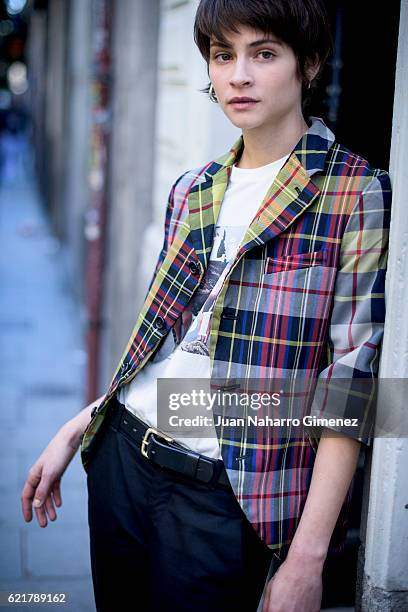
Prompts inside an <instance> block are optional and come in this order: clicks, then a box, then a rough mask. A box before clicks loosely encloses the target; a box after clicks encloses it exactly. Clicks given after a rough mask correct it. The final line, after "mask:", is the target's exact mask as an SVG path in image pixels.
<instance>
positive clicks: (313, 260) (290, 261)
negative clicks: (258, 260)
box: [264, 249, 328, 274]
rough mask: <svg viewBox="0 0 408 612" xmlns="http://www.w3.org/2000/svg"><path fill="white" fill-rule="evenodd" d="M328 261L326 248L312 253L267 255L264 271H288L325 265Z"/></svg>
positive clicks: (266, 272) (268, 272)
mask: <svg viewBox="0 0 408 612" xmlns="http://www.w3.org/2000/svg"><path fill="white" fill-rule="evenodd" d="M327 262H328V251H327V250H326V249H320V250H318V251H312V252H310V253H294V254H290V255H280V256H277V257H267V258H266V261H265V267H264V273H265V274H274V273H276V272H288V271H291V270H298V269H302V268H311V267H314V266H324V265H327Z"/></svg>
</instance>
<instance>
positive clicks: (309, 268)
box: [81, 117, 391, 554]
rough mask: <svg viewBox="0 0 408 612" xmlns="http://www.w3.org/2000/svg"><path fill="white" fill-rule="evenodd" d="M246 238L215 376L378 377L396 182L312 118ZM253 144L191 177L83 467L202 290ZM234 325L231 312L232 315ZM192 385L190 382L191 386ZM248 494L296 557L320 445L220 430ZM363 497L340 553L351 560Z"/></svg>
mask: <svg viewBox="0 0 408 612" xmlns="http://www.w3.org/2000/svg"><path fill="white" fill-rule="evenodd" d="M311 119H312V124H311V126H310V127H309V129H308V131H307V132H306V133H305V134H304V135H303V136H302V138H301V139H300V141H299V142H298V144H297V145H296V147H295V148H294V150H293V151H292V153H291V155H290V156H289V158H288V160H287V161H286V163H285V164H284V166H283V167H282V168H281V170H280V171H279V173H278V175H277V177H276V179H275V180H274V182H273V183H272V184H271V185H270V187H269V189H268V191H267V193H266V195H265V198H264V200H263V202H262V203H261V204H260V207H259V209H258V212H257V214H256V215H255V217H254V219H253V220H252V222H251V223H250V225H249V227H248V229H247V231H246V234H245V236H244V238H243V240H242V241H241V244H240V247H239V249H238V252H237V254H236V257H235V259H234V262H233V264H232V266H231V269H230V270H229V272H228V274H227V275H226V279H225V281H224V284H223V287H222V289H221V291H220V293H219V295H218V296H217V299H216V302H215V305H214V311H213V315H212V320H211V331H210V338H209V352H210V363H211V380H213V379H217V380H219V379H221V380H226V381H229V380H232V381H234V380H236V379H246V378H253V379H273V378H288V377H289V378H292V379H294V378H296V377H299V378H300V377H302V376H305V375H306V374H307V375H311V376H314V377H316V378H325V377H340V378H353V377H358V376H363V377H367V376H368V377H375V376H376V373H377V368H378V359H379V347H380V344H381V340H382V334H383V324H384V317H385V300H384V286H385V268H386V259H387V244H388V227H389V221H390V201H391V188H390V179H389V175H388V174H387V173H386V172H385V171H383V170H378V169H373V168H371V167H370V165H369V164H368V162H367V161H366V160H364V159H362V158H361V157H359V156H357V155H355V154H353V153H352V152H350V151H349V150H348V149H347V148H345V147H344V146H342V145H340V144H338V143H337V142H335V137H334V135H333V133H332V132H331V131H330V130H329V129H328V128H327V126H326V125H325V124H324V122H323V121H322V120H321V119H319V118H316V117H312V118H311ZM242 146H243V137H242V135H241V136H240V137H239V139H238V140H237V141H236V142H235V144H234V145H233V146H232V148H231V149H230V151H228V152H227V153H226V154H224V155H223V156H222V157H220V158H218V159H216V160H215V161H211V162H210V163H208V164H206V165H205V166H203V167H200V168H196V169H194V170H190V171H188V172H186V173H184V174H183V175H181V176H180V177H179V178H178V179H177V181H176V182H175V183H174V185H173V186H172V189H171V191H170V195H169V199H168V204H167V210H166V215H165V237H164V244H163V248H162V251H161V253H160V255H159V258H158V261H157V264H156V268H155V271H154V274H153V277H152V280H151V282H150V286H149V289H148V292H147V295H146V298H145V301H144V304H143V306H142V308H141V311H140V314H139V317H138V319H137V322H136V325H135V327H134V329H133V332H132V335H131V337H130V340H129V342H128V345H127V347H126V350H125V351H124V354H123V356H122V358H121V360H120V362H119V365H118V368H117V370H116V372H115V374H114V376H113V379H112V382H111V384H110V387H109V389H108V391H107V393H106V396H105V397H104V399H103V401H102V403H101V405H100V406H99V407H98V410H97V411H96V413H95V414H94V416H93V417H92V420H91V422H90V423H89V425H88V427H87V429H86V431H85V434H84V436H83V440H82V445H81V458H82V461H83V465H84V468H85V469H86V466H87V463H88V456H89V450H90V446H91V442H92V440H93V439H94V437H95V434H96V433H97V432H98V430H99V428H100V426H101V424H102V423H103V420H104V417H105V415H106V411H107V406H108V403H109V399H110V397H112V395H113V394H114V393H115V392H116V391H117V389H118V387H119V386H120V385H124V384H127V383H128V382H129V381H130V380H131V379H132V378H133V377H134V376H136V375H137V373H138V372H139V371H140V370H141V369H142V368H143V366H144V365H145V364H146V363H147V362H148V360H149V359H150V358H151V357H152V355H153V354H154V352H155V350H157V348H158V346H159V345H160V342H161V341H162V339H163V338H164V337H165V336H166V334H167V333H168V332H169V330H170V329H171V328H172V327H173V326H174V324H175V322H176V321H177V320H178V319H179V317H180V316H181V315H182V313H183V311H184V309H185V307H186V305H187V304H188V302H189V300H190V299H191V297H192V296H193V294H194V292H195V290H196V289H197V287H198V286H199V284H200V282H201V280H202V278H203V276H204V274H205V270H206V268H207V264H208V259H209V256H210V252H211V249H212V243H213V232H214V227H215V224H216V221H217V218H218V213H219V211H220V206H221V203H222V200H223V197H224V193H225V190H226V188H227V184H228V180H229V177H230V174H231V167H232V165H233V164H234V161H235V160H236V159H237V156H238V155H239V153H240V151H241V148H242ZM231 314H232V315H233V316H229V315H231ZM180 377H182V375H181V376H180ZM217 434H218V436H219V443H220V449H221V453H222V457H223V460H224V463H225V467H226V470H227V473H228V476H229V478H230V481H231V485H232V487H233V490H234V492H235V495H236V497H237V499H238V501H239V503H240V505H241V507H242V509H243V511H244V512H245V514H246V515H247V517H248V519H249V521H250V522H251V523H252V525H253V527H254V528H255V530H256V531H257V533H258V534H259V536H260V538H261V539H262V540H263V541H264V542H265V543H266V544H267V545H268V546H269V547H270V548H271V549H273V550H274V551H275V552H276V553H277V554H279V553H281V554H285V553H286V552H287V549H288V547H289V545H290V542H291V540H292V538H293V536H294V533H295V531H296V527H297V525H298V523H299V519H300V516H301V513H302V510H303V507H304V503H305V501H306V497H307V493H308V489H309V485H310V480H311V477H312V471H313V465H314V459H315V455H316V449H317V444H316V442H315V441H314V440H313V439H312V438H310V437H309V436H304V437H303V438H300V439H296V438H291V439H282V440H279V439H275V438H274V439H273V440H272V439H270V440H269V439H267V438H265V436H264V437H263V438H262V439H261V440H260V439H259V438H257V437H256V436H255V437H252V438H251V437H249V436H248V435H245V432H243V435H242V437H241V439H239V440H238V441H237V439H236V436H235V437H234V440H232V439H229V438H228V436H227V437H223V433H222V431H219V430H217ZM350 492H351V487H350V490H349V494H348V496H347V498H346V500H345V502H344V504H343V508H342V510H341V512H340V516H339V519H338V521H337V525H336V528H335V530H334V533H333V536H332V541H331V545H330V550H340V549H341V548H342V546H343V544H344V538H345V534H346V526H347V508H348V504H349V501H350Z"/></svg>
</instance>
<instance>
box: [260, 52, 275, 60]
mask: <svg viewBox="0 0 408 612" xmlns="http://www.w3.org/2000/svg"><path fill="white" fill-rule="evenodd" d="M261 54H263V55H264V59H271V58H272V57H275V54H274V53H272V51H260V52H259V55H261ZM265 54H266V55H267V56H269V57H265Z"/></svg>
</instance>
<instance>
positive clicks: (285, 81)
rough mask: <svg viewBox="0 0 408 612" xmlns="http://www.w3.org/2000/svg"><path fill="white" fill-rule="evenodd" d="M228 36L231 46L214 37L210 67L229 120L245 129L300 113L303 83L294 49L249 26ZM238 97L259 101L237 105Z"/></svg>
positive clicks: (210, 73) (277, 121) (270, 123)
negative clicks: (234, 100) (236, 99)
mask: <svg viewBox="0 0 408 612" xmlns="http://www.w3.org/2000/svg"><path fill="white" fill-rule="evenodd" d="M225 38H226V40H227V41H228V43H229V45H228V47H226V46H225V45H222V44H221V43H220V42H219V41H216V40H215V39H211V43H210V59H209V65H208V71H209V76H210V80H211V82H212V84H213V87H214V89H215V93H216V95H217V98H218V102H219V105H220V106H221V108H222V110H223V111H224V113H225V114H226V116H227V117H228V119H229V120H230V121H231V122H232V123H233V124H234V125H235V126H236V127H238V128H241V129H244V130H245V129H253V128H259V127H267V126H268V125H270V126H274V125H277V124H279V123H280V121H281V120H282V118H285V117H287V116H288V115H289V116H290V115H292V114H293V113H295V114H300V115H301V95H302V83H301V80H300V78H299V76H298V73H297V60H296V56H295V54H294V53H293V51H292V49H291V48H290V47H289V46H288V45H287V44H285V43H283V42H282V41H280V40H279V39H278V38H276V37H275V36H271V35H266V34H265V33H264V32H259V31H256V30H253V29H252V28H248V27H244V26H242V27H241V28H240V31H239V33H234V32H228V33H227V34H226V35H225ZM236 97H238V98H240V97H249V98H252V99H253V100H254V101H253V102H246V103H245V102H241V103H239V102H236V103H234V102H233V101H232V99H233V98H236Z"/></svg>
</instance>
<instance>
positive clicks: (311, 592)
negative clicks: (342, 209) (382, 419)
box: [263, 172, 391, 612]
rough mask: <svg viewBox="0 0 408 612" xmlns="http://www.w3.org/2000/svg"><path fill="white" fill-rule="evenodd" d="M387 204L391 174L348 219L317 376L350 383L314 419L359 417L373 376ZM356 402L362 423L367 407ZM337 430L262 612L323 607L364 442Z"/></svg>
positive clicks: (321, 403)
mask: <svg viewBox="0 0 408 612" xmlns="http://www.w3.org/2000/svg"><path fill="white" fill-rule="evenodd" d="M390 200H391V189H390V181H389V176H388V174H387V173H385V172H381V173H380V174H379V175H378V176H377V177H374V178H373V179H372V180H371V181H370V183H369V185H368V186H367V188H366V189H365V190H364V191H363V192H362V194H361V195H360V197H359V198H358V201H357V202H356V205H355V206H354V209H353V210H352V212H351V214H350V216H349V219H348V221H347V224H346V227H345V230H344V233H343V236H342V243H341V253H340V262H339V269H338V272H337V277H336V286H335V295H334V301H333V309H332V314H331V318H330V325H329V333H328V336H329V338H328V347H329V350H330V359H329V365H328V366H327V367H326V368H325V369H323V370H322V372H320V374H319V381H320V382H322V381H327V380H330V379H336V378H337V379H343V381H349V382H348V383H347V384H345V385H344V387H345V391H346V392H345V393H343V394H342V396H341V397H340V398H339V396H338V394H337V395H331V394H330V392H329V393H327V394H326V393H318V394H316V395H315V398H314V401H313V405H312V411H311V413H312V414H314V415H316V416H322V417H332V416H334V417H352V416H353V415H354V416H356V415H355V410H356V405H355V401H353V396H352V394H351V393H350V394H348V393H347V390H353V387H357V388H360V387H359V380H360V382H361V380H363V381H364V382H365V384H368V386H369V385H370V383H372V382H373V379H374V378H375V376H376V374H377V369H378V361H379V354H380V344H381V340H382V336H383V329H384V319H385V270H386V260H387V247H388V227H389V217H390ZM334 398H335V400H336V401H334ZM361 403H362V404H363V410H361V413H362V414H363V415H364V417H365V419H366V418H367V413H368V410H371V402H370V401H369V402H363V401H362V402H361ZM358 408H359V407H357V409H358ZM342 429H343V428H342V427H336V426H334V427H333V428H330V430H329V429H323V435H322V438H321V439H320V441H319V444H318V448H317V455H316V459H315V464H314V468H313V474H312V479H311V484H310V488H309V492H308V496H307V499H306V503H305V506H304V509H303V513H302V516H301V519H300V522H299V525H298V528H297V530H296V533H295V536H294V538H293V540H292V543H291V545H290V548H289V551H288V555H287V558H286V560H285V561H284V563H283V564H282V565H281V566H280V568H279V570H278V572H276V574H275V576H274V577H273V578H272V580H271V581H270V583H269V585H268V588H267V592H266V597H265V603H264V608H263V610H264V612H280V611H285V612H286V610H291V611H293V612H295V611H296V612H297V611H299V612H315V611H317V610H320V603H321V595H322V569H323V564H324V560H325V558H326V556H327V552H328V547H329V543H330V539H331V536H332V533H333V530H334V527H335V525H336V521H337V518H338V516H339V513H340V510H341V507H342V504H343V502H344V499H345V496H346V493H347V491H348V489H349V486H350V483H351V479H352V477H353V475H354V472H355V469H356V464H357V460H358V455H359V449H360V443H361V442H364V443H366V444H368V443H369V440H368V439H367V438H366V437H365V436H364V435H363V434H362V432H361V430H360V429H359V431H357V432H355V433H354V432H351V433H350V431H349V430H348V433H349V435H351V436H353V437H354V439H353V437H345V436H344V435H342V434H341V433H337V431H340V432H341V431H342ZM336 430H337V431H336Z"/></svg>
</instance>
